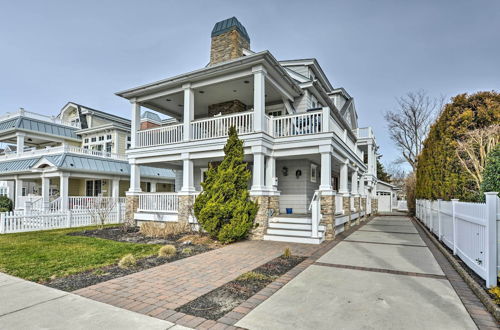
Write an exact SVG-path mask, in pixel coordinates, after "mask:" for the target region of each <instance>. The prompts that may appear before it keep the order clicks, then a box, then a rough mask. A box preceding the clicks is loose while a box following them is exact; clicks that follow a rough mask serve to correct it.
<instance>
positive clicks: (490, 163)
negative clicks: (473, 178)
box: [481, 143, 500, 199]
mask: <svg viewBox="0 0 500 330" xmlns="http://www.w3.org/2000/svg"><path fill="white" fill-rule="evenodd" d="M488 191H496V192H500V143H499V144H497V145H496V147H495V149H493V150H492V151H491V152H490V153H489V154H488V159H487V160H486V167H485V168H484V172H483V183H482V184H481V195H482V196H481V198H483V199H484V193H485V192H488Z"/></svg>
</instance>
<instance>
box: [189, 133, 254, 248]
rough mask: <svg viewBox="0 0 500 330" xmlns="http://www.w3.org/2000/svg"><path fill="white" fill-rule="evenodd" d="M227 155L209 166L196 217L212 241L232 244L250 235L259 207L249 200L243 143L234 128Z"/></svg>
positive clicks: (247, 172) (229, 138) (248, 176)
mask: <svg viewBox="0 0 500 330" xmlns="http://www.w3.org/2000/svg"><path fill="white" fill-rule="evenodd" d="M224 155H225V156H224V160H223V161H222V162H221V163H220V165H219V166H217V167H214V166H212V165H210V168H209V170H208V172H207V177H206V179H205V180H204V182H202V184H201V185H202V187H203V192H202V193H201V194H200V195H199V196H198V197H197V198H196V201H195V203H194V214H195V216H196V218H197V220H198V222H199V223H200V225H201V227H202V228H203V229H204V230H206V231H207V232H208V233H209V234H210V236H211V237H212V238H216V239H218V240H219V241H221V242H224V243H229V242H233V241H236V240H240V239H243V238H245V237H246V236H247V235H248V233H249V231H250V229H251V228H252V225H253V222H254V219H255V215H256V214H257V205H256V204H255V203H254V202H252V201H251V200H250V198H249V192H248V181H249V180H250V176H251V173H250V170H249V169H248V168H247V164H246V163H244V162H243V156H244V154H243V142H242V141H241V140H240V139H239V138H238V134H237V133H236V129H235V128H234V127H231V128H230V129H229V137H228V140H227V143H226V145H225V146H224Z"/></svg>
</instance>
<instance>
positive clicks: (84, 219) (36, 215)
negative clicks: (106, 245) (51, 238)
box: [0, 197, 125, 234]
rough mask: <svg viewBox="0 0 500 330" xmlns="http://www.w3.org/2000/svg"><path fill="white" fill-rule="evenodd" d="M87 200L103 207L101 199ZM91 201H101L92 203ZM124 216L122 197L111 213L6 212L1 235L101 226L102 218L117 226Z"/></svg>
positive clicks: (85, 210)
mask: <svg viewBox="0 0 500 330" xmlns="http://www.w3.org/2000/svg"><path fill="white" fill-rule="evenodd" d="M85 199H86V201H87V204H86V205H103V202H102V200H103V199H102V198H100V197H85ZM90 199H99V200H98V201H97V200H96V201H94V203H92V202H90ZM110 209H111V207H110ZM124 216H125V198H122V197H120V198H118V200H117V201H116V202H114V205H113V208H112V210H109V211H102V210H101V211H99V209H95V208H94V209H91V208H88V207H85V208H84V207H82V208H69V209H68V210H66V211H63V210H60V209H57V210H51V209H47V210H29V211H13V212H4V213H1V214H0V234H7V233H20V232H27V231H37V230H50V229H60V228H71V227H82V226H92V225H97V224H100V222H101V218H102V219H103V220H104V223H105V224H115V223H120V222H123V218H124Z"/></svg>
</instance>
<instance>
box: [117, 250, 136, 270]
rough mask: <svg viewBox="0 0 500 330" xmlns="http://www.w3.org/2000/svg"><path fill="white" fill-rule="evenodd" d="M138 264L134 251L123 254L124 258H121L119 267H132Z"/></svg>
mask: <svg viewBox="0 0 500 330" xmlns="http://www.w3.org/2000/svg"><path fill="white" fill-rule="evenodd" d="M136 265H137V260H135V257H134V255H133V254H132V253H129V254H126V255H125V256H123V258H121V259H120V262H118V267H120V268H124V269H127V268H132V267H135V266H136Z"/></svg>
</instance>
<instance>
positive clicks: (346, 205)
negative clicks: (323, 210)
mask: <svg viewBox="0 0 500 330" xmlns="http://www.w3.org/2000/svg"><path fill="white" fill-rule="evenodd" d="M342 204H343V205H342V207H343V209H344V215H347V216H349V220H348V221H347V222H346V223H344V230H348V229H349V228H351V198H350V197H346V196H343V197H342Z"/></svg>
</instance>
